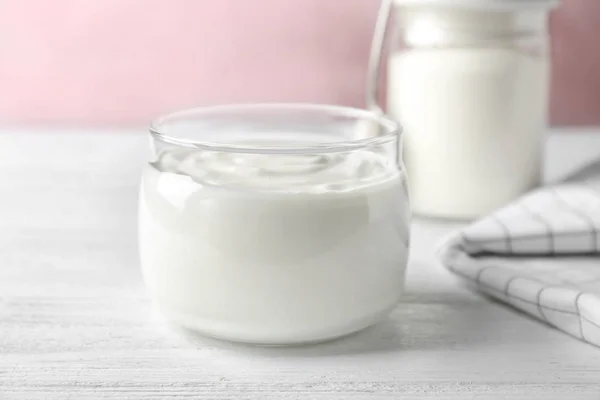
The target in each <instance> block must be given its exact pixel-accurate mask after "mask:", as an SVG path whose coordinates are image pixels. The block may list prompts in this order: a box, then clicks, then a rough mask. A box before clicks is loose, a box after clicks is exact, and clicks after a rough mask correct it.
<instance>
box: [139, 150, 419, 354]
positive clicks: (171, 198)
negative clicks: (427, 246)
mask: <svg viewBox="0 0 600 400" xmlns="http://www.w3.org/2000/svg"><path fill="white" fill-rule="evenodd" d="M405 186H406V185H405V181H404V177H403V175H402V174H401V173H399V172H398V171H397V167H396V166H395V165H390V164H389V163H388V161H387V160H386V158H385V157H384V156H383V155H379V154H376V153H373V152H367V151H355V152H353V153H337V154H327V155H294V156H291V155H256V154H232V153H217V152H209V151H200V150H193V149H177V150H173V151H169V152H166V153H163V154H162V155H161V157H160V158H159V160H158V161H157V162H155V163H152V164H151V165H149V166H148V167H147V168H146V170H145V172H144V175H143V179H142V187H141V196H140V221H139V223H140V252H141V261H142V268H143V272H144V276H145V280H146V282H147V285H148V287H149V290H150V292H151V294H152V296H153V297H154V299H155V300H156V302H157V303H158V306H159V308H160V309H161V310H162V311H163V312H164V314H165V315H166V316H167V317H168V318H169V319H171V320H173V321H175V322H176V323H178V324H181V325H183V326H185V327H187V328H191V329H193V330H196V331H199V332H201V333H203V334H206V335H209V336H214V337H219V338H223V339H227V340H232V341H243V342H252V343H263V344H289V343H301V342H310V341H318V340H324V339H328V338H334V337H338V336H342V335H345V334H348V333H351V332H354V331H356V330H359V329H362V328H364V327H367V326H369V325H371V324H373V323H374V322H376V321H377V320H378V319H379V318H381V317H382V316H385V315H386V314H387V313H388V312H389V311H390V310H391V309H392V308H393V307H394V306H395V305H396V303H397V302H398V299H399V297H400V295H401V293H402V288H403V282H404V272H405V267H406V259H407V246H408V236H409V207H408V203H407V197H406V191H405Z"/></svg>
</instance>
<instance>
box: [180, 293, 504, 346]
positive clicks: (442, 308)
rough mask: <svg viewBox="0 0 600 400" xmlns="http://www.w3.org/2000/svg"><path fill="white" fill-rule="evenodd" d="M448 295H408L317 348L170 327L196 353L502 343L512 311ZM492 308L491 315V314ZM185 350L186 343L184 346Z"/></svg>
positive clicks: (317, 344) (318, 344)
mask: <svg viewBox="0 0 600 400" xmlns="http://www.w3.org/2000/svg"><path fill="white" fill-rule="evenodd" d="M452 296H456V295H455V294H451V293H440V292H428V293H414V292H413V293H409V294H407V296H406V299H404V301H403V303H401V304H400V305H399V306H398V307H397V308H396V309H395V310H394V311H393V312H392V314H391V315H390V316H389V317H387V318H386V319H384V320H383V321H381V322H379V323H378V324H376V325H373V326H371V327H369V328H366V329H364V330H362V331H359V332H357V333H354V334H351V335H349V336H346V337H342V338H338V339H334V340H331V341H327V342H322V343H316V344H310V343H309V344H303V345H296V346H259V345H250V344H241V343H231V342H225V341H221V340H217V339H212V338H208V337H204V336H200V335H198V334H197V333H195V332H193V331H189V330H186V329H183V328H178V327H171V330H172V331H174V332H175V333H176V334H177V335H179V336H180V337H182V338H183V339H184V340H185V343H186V345H191V346H192V347H195V348H198V349H215V350H220V351H224V352H226V353H232V354H233V353H235V354H236V355H237V356H239V355H244V354H246V355H250V356H277V357H281V356H284V357H285V356H293V357H327V356H343V355H357V354H377V353H389V352H410V351H427V350H432V351H433V350H440V349H444V350H453V349H457V350H458V349H466V348H479V347H484V346H489V345H493V344H495V343H500V342H501V341H502V339H503V335H504V333H503V331H504V330H505V323H504V322H505V319H504V318H502V317H501V315H502V314H506V315H505V317H510V315H511V311H510V310H504V309H503V308H502V307H496V306H490V304H489V303H486V302H484V301H479V302H472V301H466V300H464V299H460V298H455V299H454V300H452V299H451V297H452ZM490 307H493V308H494V313H490ZM184 346H185V345H184Z"/></svg>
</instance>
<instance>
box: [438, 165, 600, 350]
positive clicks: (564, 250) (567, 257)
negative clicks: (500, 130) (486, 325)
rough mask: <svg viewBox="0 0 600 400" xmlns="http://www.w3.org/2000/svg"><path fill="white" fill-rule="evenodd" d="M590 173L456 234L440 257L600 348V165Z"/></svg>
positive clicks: (463, 274) (452, 267)
mask: <svg viewBox="0 0 600 400" xmlns="http://www.w3.org/2000/svg"><path fill="white" fill-rule="evenodd" d="M590 171H591V172H594V173H593V174H592V176H585V174H584V178H585V180H579V181H573V180H571V181H565V182H563V183H560V184H557V185H552V186H548V187H543V188H540V189H538V190H536V191H534V192H532V193H530V194H529V195H526V196H525V197H523V198H521V199H520V200H518V201H516V202H515V203H513V204H510V205H508V206H507V207H505V208H503V209H501V210H499V211H497V212H495V213H494V214H492V215H490V216H488V217H484V218H482V219H480V220H478V221H476V222H474V223H473V224H472V225H470V226H468V227H466V228H464V229H462V230H460V231H458V232H456V233H454V234H453V235H451V236H450V237H449V238H448V240H447V241H445V242H444V243H443V245H442V247H441V249H440V257H441V260H442V263H443V264H444V265H446V266H447V267H448V269H450V271H452V272H454V273H455V274H457V275H459V276H460V277H462V278H464V279H465V280H467V281H468V282H471V283H474V284H475V285H476V287H477V288H478V289H479V290H481V291H482V292H484V293H486V294H488V295H490V296H492V297H494V298H496V299H498V300H500V301H502V302H505V303H507V304H509V305H511V306H513V307H515V308H517V309H519V310H521V311H524V312H525V313H527V314H529V315H532V316H534V317H536V318H538V319H540V320H542V321H545V322H547V323H548V324H550V325H552V326H555V327H556V328H558V329H560V330H562V331H564V332H567V333H569V334H570V335H572V336H574V337H576V338H579V339H581V340H584V341H586V342H589V343H591V344H593V345H596V346H600V164H599V165H597V166H595V167H594V168H592V169H591V170H589V171H587V172H588V175H589V172H590ZM595 172H598V173H597V174H595Z"/></svg>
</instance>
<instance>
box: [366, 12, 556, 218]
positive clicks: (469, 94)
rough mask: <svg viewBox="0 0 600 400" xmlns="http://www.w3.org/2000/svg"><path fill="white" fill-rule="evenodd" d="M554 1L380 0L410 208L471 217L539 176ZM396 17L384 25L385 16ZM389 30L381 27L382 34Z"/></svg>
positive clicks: (379, 41)
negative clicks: (399, 123) (382, 1)
mask: <svg viewBox="0 0 600 400" xmlns="http://www.w3.org/2000/svg"><path fill="white" fill-rule="evenodd" d="M555 5H556V1H552V0H395V1H391V0H384V3H383V4H382V8H381V10H380V16H379V20H378V26H377V27H376V33H375V37H374V41H373V49H372V56H371V57H372V58H371V71H370V74H371V75H370V85H371V88H370V89H371V90H370V93H371V98H370V99H369V100H370V103H371V107H373V108H377V101H378V98H377V81H378V70H379V62H380V57H381V54H382V51H381V49H382V48H383V43H384V38H385V36H386V35H387V36H388V38H389V42H390V47H391V48H390V50H389V56H388V59H387V74H388V76H387V112H388V113H389V114H390V115H391V116H392V117H394V118H396V119H398V120H399V121H400V122H401V123H402V125H403V127H404V129H405V132H406V133H405V138H404V143H405V162H406V166H407V171H408V174H409V178H410V179H409V183H410V189H411V200H412V206H413V211H414V213H415V214H421V215H426V216H433V217H443V218H458V219H468V218H475V217H479V216H481V215H484V214H487V213H489V212H491V211H493V210H495V209H497V208H499V207H501V206H503V205H505V204H506V203H508V202H510V201H511V200H514V199H515V198H517V197H518V196H520V195H521V194H523V193H524V192H526V191H528V190H530V189H532V188H533V187H535V186H537V185H538V184H539V183H540V175H541V165H542V151H543V148H542V139H543V137H544V130H545V129H546V125H547V107H548V92H549V88H548V87H549V72H550V68H549V67H550V65H549V64H550V62H549V54H548V53H549V33H548V14H549V11H550V10H551V8H552V7H553V6H555ZM390 18H392V19H393V20H394V24H393V28H390V29H388V25H389V24H388V20H389V19H390ZM386 32H387V33H386Z"/></svg>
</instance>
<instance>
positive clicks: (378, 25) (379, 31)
mask: <svg viewBox="0 0 600 400" xmlns="http://www.w3.org/2000/svg"><path fill="white" fill-rule="evenodd" d="M393 2H394V1H393V0H382V1H381V6H380V7H379V14H378V15H377V21H376V22H375V30H374V31H373V41H372V42H371V52H370V53H369V65H368V70H367V108H368V109H369V110H371V111H373V112H377V113H381V114H383V113H384V112H383V109H382V108H381V106H380V104H379V72H380V70H381V58H382V56H383V48H384V46H385V38H386V36H387V30H388V26H389V20H390V13H391V10H392V7H393Z"/></svg>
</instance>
